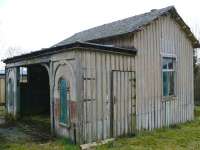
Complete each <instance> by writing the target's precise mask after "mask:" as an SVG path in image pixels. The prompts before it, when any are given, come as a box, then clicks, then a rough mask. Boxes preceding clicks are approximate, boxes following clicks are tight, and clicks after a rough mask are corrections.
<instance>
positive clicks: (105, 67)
mask: <svg viewBox="0 0 200 150" xmlns="http://www.w3.org/2000/svg"><path fill="white" fill-rule="evenodd" d="M77 55H78V58H79V59H78V60H80V64H81V71H82V75H83V77H82V79H83V84H82V91H81V93H82V100H83V105H82V106H83V114H82V120H83V123H82V127H81V128H82V133H83V136H82V137H81V138H82V141H83V143H88V142H92V141H98V140H102V139H106V138H110V137H112V136H111V134H112V132H113V136H114V137H115V136H119V135H125V134H129V133H131V131H130V130H131V129H130V128H134V124H131V120H134V118H133V117H132V118H131V115H134V114H135V113H134V112H135V110H134V109H135V105H134V102H135V101H134V100H135V99H134V95H131V94H134V92H135V91H134V89H135V88H134V83H132V81H133V82H134V81H135V80H134V79H135V72H134V71H135V59H134V57H135V56H134V54H120V53H110V52H106V51H105V52H100V51H95V50H87V49H82V50H80V51H77ZM114 70H115V71H116V76H115V73H113V74H112V71H114ZM117 72H118V74H117ZM112 75H113V76H112ZM111 80H113V81H111ZM136 80H137V79H136ZM112 84H113V85H112ZM113 86H114V87H113ZM131 86H132V87H133V88H131ZM128 87H129V88H128ZM112 96H113V97H115V102H113V107H114V108H113V109H114V112H113V116H112V114H111V111H112V110H111V109H112V108H111V107H110V105H111V104H112V99H113V97H112ZM131 96H132V97H131ZM131 104H132V105H131ZM132 106H133V107H132ZM111 116H112V117H111ZM112 119H113V127H111V126H110V125H111V121H112ZM129 129H130V130H129ZM111 130H112V131H111Z"/></svg>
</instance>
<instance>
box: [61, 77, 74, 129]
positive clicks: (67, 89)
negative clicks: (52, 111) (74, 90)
mask: <svg viewBox="0 0 200 150" xmlns="http://www.w3.org/2000/svg"><path fill="white" fill-rule="evenodd" d="M62 80H65V82H66V91H67V93H66V104H67V108H66V109H67V111H66V113H67V114H66V116H67V119H66V122H63V121H62V120H61V109H62V107H61V81H62ZM58 93H59V104H60V105H59V124H60V125H61V126H64V127H68V128H69V127H70V124H71V122H70V82H69V81H68V80H66V79H65V78H63V77H61V78H60V79H59V81H58Z"/></svg>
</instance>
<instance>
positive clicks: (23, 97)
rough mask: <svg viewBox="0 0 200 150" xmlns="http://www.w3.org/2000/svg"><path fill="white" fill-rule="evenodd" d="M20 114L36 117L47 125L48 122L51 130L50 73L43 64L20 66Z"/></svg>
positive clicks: (35, 118) (24, 116) (23, 116)
mask: <svg viewBox="0 0 200 150" xmlns="http://www.w3.org/2000/svg"><path fill="white" fill-rule="evenodd" d="M20 115H21V117H22V118H26V119H27V118H30V119H31V118H34V120H35V121H36V122H37V121H39V122H40V123H45V126H46V124H47V123H48V127H49V130H50V86H49V75H48V71H47V69H46V68H45V67H44V66H42V65H39V64H38V65H30V66H26V67H21V68H20ZM27 116H28V117H27ZM42 121H44V122H42Z"/></svg>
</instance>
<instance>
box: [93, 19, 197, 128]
mask: <svg viewBox="0 0 200 150" xmlns="http://www.w3.org/2000/svg"><path fill="white" fill-rule="evenodd" d="M95 42H98V43H102V44H114V45H116V46H122V47H132V46H135V47H136V48H137V49H138V53H137V56H136V64H135V66H136V99H137V107H136V109H137V112H136V113H137V114H136V115H137V129H139V130H140V129H143V128H145V129H149V130H151V129H153V128H157V127H162V126H168V125H170V124H175V123H180V122H185V121H187V120H192V119H193V117H194V116H193V109H194V99H193V98H194V96H193V65H192V64H193V48H192V45H191V42H190V41H189V39H188V38H187V37H186V34H185V33H184V32H183V30H182V29H181V27H180V25H178V24H177V22H176V21H175V20H174V19H172V18H171V16H169V15H167V16H162V17H160V18H159V19H157V20H155V21H154V22H152V23H151V24H149V25H147V26H145V27H143V28H141V31H139V32H137V33H134V34H130V35H129V36H123V37H121V38H120V37H117V38H112V39H106V40H102V41H101V40H98V41H95ZM166 55H172V56H175V57H176V97H174V98H171V99H170V100H169V101H165V100H164V97H162V72H161V71H162V56H166Z"/></svg>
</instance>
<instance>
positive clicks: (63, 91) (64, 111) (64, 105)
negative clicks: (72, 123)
mask: <svg viewBox="0 0 200 150" xmlns="http://www.w3.org/2000/svg"><path fill="white" fill-rule="evenodd" d="M59 87H60V123H61V124H64V125H69V119H70V118H69V83H68V81H67V80H65V79H62V78H61V79H60V81H59Z"/></svg>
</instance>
